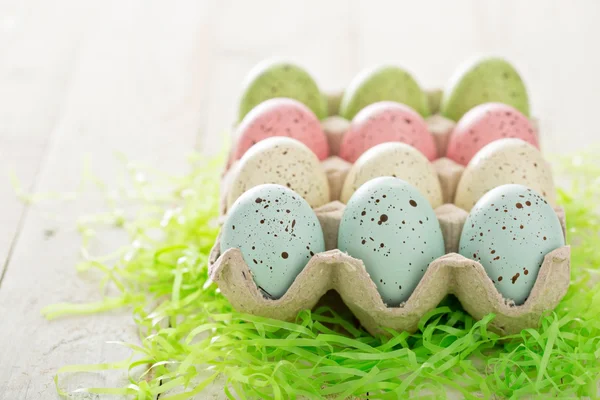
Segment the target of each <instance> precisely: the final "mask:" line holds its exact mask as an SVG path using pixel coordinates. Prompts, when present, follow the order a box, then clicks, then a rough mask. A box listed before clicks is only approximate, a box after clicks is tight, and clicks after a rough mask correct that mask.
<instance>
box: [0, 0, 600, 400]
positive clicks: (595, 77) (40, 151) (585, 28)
mask: <svg viewBox="0 0 600 400" xmlns="http://www.w3.org/2000/svg"><path fill="white" fill-rule="evenodd" d="M599 20H600V2H598V1H595V0H589V1H584V0H572V1H566V0H564V1H547V0H537V1H521V0H512V1H506V0H505V1H480V0H464V1H452V2H450V1H445V0H436V1H416V0H414V1H410V2H401V1H398V0H390V1H376V0H368V1H367V0H364V1H362V0H353V1H323V0H311V1H302V2H286V1H280V0H272V1H242V0H240V1H202V0H200V1H195V0H194V1H193V0H190V1H175V2H171V1H153V0H131V1H125V0H123V1H120V0H114V1H108V0H103V1H81V0H57V1H53V2H49V1H46V0H0V168H1V170H2V173H3V175H2V179H1V180H0V398H2V399H11V400H12V399H52V398H56V394H55V390H54V384H53V382H52V377H53V375H54V373H55V371H56V369H57V368H59V367H60V366H63V365H66V364H72V363H98V362H110V361H117V360H120V359H122V358H124V356H125V355H126V354H127V353H126V351H125V350H124V349H122V348H121V347H119V346H115V345H109V344H105V341H107V340H125V341H126V340H135V337H136V335H135V326H134V324H133V321H132V320H131V317H130V315H129V314H128V313H127V312H115V313H110V314H103V315H95V316H90V317H81V318H67V319H61V320H57V321H53V322H47V321H46V320H44V319H43V318H42V317H41V315H40V312H39V311H40V309H41V308H42V307H44V306H46V305H48V304H53V303H57V302H63V301H71V302H85V301H91V300H95V299H98V298H99V294H98V291H97V286H96V285H95V282H96V280H95V279H94V276H80V275H77V274H76V272H75V270H74V268H73V266H74V264H75V263H76V261H77V260H78V253H77V250H78V247H79V243H80V242H79V241H80V239H79V237H78V235H77V233H76V231H75V230H74V228H73V222H74V219H75V217H76V216H77V215H80V214H82V213H84V212H90V211H97V210H98V209H99V207H100V202H99V200H98V199H97V198H93V197H92V198H90V199H89V200H86V201H83V202H78V203H77V204H74V203H69V202H66V203H65V202H57V203H52V204H49V205H46V206H44V207H36V206H27V205H24V204H22V203H20V202H19V201H18V200H17V199H16V197H15V195H14V190H13V188H12V187H11V185H10V183H9V180H8V177H7V176H8V175H7V174H8V173H9V171H13V172H14V173H15V174H16V176H18V177H19V179H20V180H21V183H22V185H23V187H24V188H25V189H26V190H31V191H49V190H51V191H72V190H73V189H74V188H76V187H77V185H78V183H79V181H80V177H81V174H80V170H81V169H82V168H83V165H84V164H83V162H84V160H85V159H86V157H87V158H90V159H91V162H92V168H94V170H95V171H96V172H97V173H98V175H100V176H101V177H102V178H103V179H105V180H106V181H107V182H109V183H110V182H114V181H115V179H116V178H115V176H116V171H117V170H118V169H119V161H118V160H117V159H116V158H115V157H114V153H115V151H121V152H124V153H125V154H127V155H128V156H129V158H131V159H134V160H140V161H146V162H149V163H152V164H154V165H160V166H161V167H162V168H164V169H165V170H167V171H174V172H176V171H183V170H184V169H185V168H186V164H185V155H186V154H187V153H188V152H189V150H190V149H192V148H197V149H199V150H202V151H209V152H210V151H214V150H217V149H218V148H219V147H220V145H221V143H222V140H221V135H222V132H223V130H224V128H226V127H228V126H229V125H230V123H231V121H232V120H233V117H234V113H235V108H236V98H237V95H238V90H239V86H240V83H241V81H242V78H243V77H244V74H245V73H246V72H247V71H248V70H249V68H250V67H251V66H252V65H254V64H255V63H256V62H258V61H259V60H261V59H263V58H266V57H268V56H272V55H279V56H283V57H289V58H291V59H293V60H295V61H298V62H300V63H301V64H302V65H304V66H306V67H307V68H308V69H309V70H310V71H312V72H313V73H314V75H315V76H316V77H317V79H318V81H319V82H320V84H321V86H322V87H323V88H325V89H339V88H343V87H344V85H346V84H347V83H348V81H349V80H350V79H351V78H352V76H353V75H354V74H355V73H356V72H358V71H359V70H360V69H361V68H363V67H365V66H369V65H372V64H375V63H379V62H383V61H391V62H396V63H398V64H399V65H403V66H405V67H407V68H409V69H410V70H411V71H413V72H414V73H415V75H416V77H417V79H418V80H419V81H420V82H421V83H422V84H423V85H424V86H426V87H439V86H443V84H444V83H445V81H446V80H447V79H448V77H449V76H450V74H451V73H452V71H453V69H454V68H455V67H456V66H457V65H458V64H459V63H460V62H461V61H463V60H464V59H466V58H468V57H470V56H471V55H473V54H476V53H493V54H498V55H503V56H506V57H507V58H509V59H510V60H511V61H513V62H514V63H515V64H516V65H517V66H518V68H519V70H520V71H521V73H522V75H523V76H524V78H525V80H526V82H527V84H528V88H529V91H530V94H531V101H532V108H533V113H534V114H535V115H536V116H538V117H540V118H541V131H542V136H543V142H542V144H543V147H544V149H545V150H546V151H550V152H565V151H570V150H575V149H578V148H583V147H584V146H586V145H588V144H589V143H591V142H594V141H595V140H598V141H600V132H598V129H597V128H596V126H595V125H594V123H593V121H594V120H595V117H596V115H597V113H598V110H597V108H598V105H599V104H600V102H598V100H597V97H598V96H599V93H600V52H599V51H598V49H599V48H600V24H599V23H598V21H599ZM48 212H50V213H56V215H59V216H60V218H48ZM121 240H122V238H120V237H117V236H115V237H114V238H110V237H109V239H105V240H103V241H102V242H101V243H96V244H95V245H94V247H95V250H96V251H98V252H101V251H106V250H110V249H111V248H113V247H114V246H115V245H116V244H118V243H120V241H121ZM122 379H123V376H122V375H119V374H116V375H110V374H108V375H106V374H102V375H85V374H82V375H77V376H73V377H71V378H70V379H69V380H67V381H65V382H64V384H65V385H68V387H69V388H71V389H74V388H77V387H81V386H111V385H118V384H119V382H122Z"/></svg>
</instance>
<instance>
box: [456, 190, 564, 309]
mask: <svg viewBox="0 0 600 400" xmlns="http://www.w3.org/2000/svg"><path fill="white" fill-rule="evenodd" d="M564 245H565V241H564V237H563V232H562V229H561V226H560V222H559V220H558V217H557V216H556V213H555V212H554V210H553V209H552V207H551V206H550V204H548V202H546V200H545V199H544V198H543V197H542V196H541V195H539V194H538V193H537V192H536V191H534V190H533V189H531V188H528V187H526V186H523V185H513V184H510V185H503V186H498V187H497V188H495V189H492V190H490V191H489V192H487V193H486V194H485V195H484V196H483V197H482V198H481V199H480V200H479V201H478V202H477V204H476V205H475V207H474V208H473V210H472V211H471V213H470V214H469V217H468V218H467V221H466V222H465V225H464V228H463V231H462V235H461V237H460V250H459V252H460V254H462V255H463V256H465V257H467V258H470V259H473V260H475V261H478V262H479V263H481V265H482V266H483V268H485V271H486V272H487V274H488V276H489V277H490V279H491V280H492V281H493V282H494V284H495V285H496V288H497V289H498V291H499V292H500V293H501V294H502V296H504V298H506V299H511V300H513V301H514V302H515V304H523V303H524V302H525V300H527V297H528V296H529V293H530V292H531V289H532V288H533V285H534V283H535V280H536V279H537V276H538V272H539V270H540V267H541V266H542V263H543V261H544V256H545V255H546V254H548V253H549V252H551V251H553V250H555V249H557V248H559V247H562V246H564Z"/></svg>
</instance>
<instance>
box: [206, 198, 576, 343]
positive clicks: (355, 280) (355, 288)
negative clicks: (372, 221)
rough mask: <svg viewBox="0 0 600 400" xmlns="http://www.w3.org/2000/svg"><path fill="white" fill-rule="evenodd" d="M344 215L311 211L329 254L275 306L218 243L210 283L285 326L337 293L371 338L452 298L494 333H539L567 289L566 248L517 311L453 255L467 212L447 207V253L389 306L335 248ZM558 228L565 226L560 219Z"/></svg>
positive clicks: (313, 262)
mask: <svg viewBox="0 0 600 400" xmlns="http://www.w3.org/2000/svg"><path fill="white" fill-rule="evenodd" d="M344 208H345V205H344V204H343V203H341V202H339V201H335V202H332V203H329V204H326V205H325V206H323V207H320V208H318V209H316V210H315V213H316V215H317V217H318V218H319V222H320V223H321V227H322V229H323V234H324V237H325V247H326V250H327V251H326V252H324V253H319V254H316V255H314V256H313V257H312V258H311V259H310V260H309V262H308V264H307V265H306V267H305V268H304V269H303V270H302V272H301V273H300V274H299V275H298V276H297V277H296V279H295V280H294V282H293V284H292V285H291V286H290V288H289V289H288V290H287V292H286V293H285V294H284V295H283V297H281V298H279V299H276V300H273V299H270V298H267V297H265V296H264V295H263V292H262V291H261V290H260V289H259V288H258V287H257V286H256V284H255V282H254V280H253V278H252V272H251V270H250V268H249V267H248V265H247V264H246V263H245V262H244V259H243V256H242V253H241V252H240V250H239V249H229V250H227V251H225V252H224V253H223V254H221V253H220V237H219V238H218V239H217V241H216V243H215V245H214V247H213V249H212V251H211V253H210V258H209V265H210V266H209V273H210V277H211V279H212V280H213V281H214V282H215V283H217V285H218V286H219V288H220V290H221V293H223V295H224V296H225V297H227V299H228V300H229V301H230V302H231V304H232V305H233V307H234V308H235V309H236V310H238V311H241V312H246V313H250V314H254V315H259V316H263V317H268V318H275V319H280V320H286V321H292V320H294V319H295V318H296V315H297V314H298V312H299V311H301V310H304V309H312V308H313V307H314V306H315V305H316V304H317V302H318V301H319V299H320V298H321V297H322V296H323V295H324V294H325V293H326V292H328V291H329V290H335V291H336V292H338V293H339V295H340V297H341V298H342V300H343V302H344V303H345V304H346V306H348V308H349V309H350V310H351V311H352V312H353V313H354V315H355V316H356V317H357V318H358V320H359V321H360V322H361V324H362V325H363V326H364V327H365V329H366V330H367V331H368V332H369V333H371V334H373V335H377V334H386V329H393V330H396V331H408V332H414V331H416V330H417V327H418V323H419V320H420V319H421V318H422V317H423V315H425V314H426V313H427V312H429V311H431V310H432V309H434V308H435V307H437V305H438V304H439V303H440V302H441V301H442V299H443V298H444V297H445V296H446V295H448V294H453V295H455V296H456V297H457V298H458V300H459V301H460V303H461V304H462V306H463V308H464V309H465V311H467V312H468V313H469V314H470V315H471V316H473V317H474V318H476V319H481V318H483V317H484V316H485V315H487V314H489V313H494V314H496V318H494V319H493V320H492V322H491V325H490V327H491V328H492V329H493V330H495V331H497V332H499V333H503V334H512V333H517V332H520V331H521V330H522V329H524V328H533V327H536V326H537V325H538V323H539V320H540V317H541V316H542V314H544V313H545V312H546V311H548V310H552V309H554V308H555V307H556V305H557V304H558V303H559V302H560V300H561V299H562V297H563V296H564V295H565V293H566V292H567V289H568V287H569V280H570V247H569V246H564V247H560V248H558V249H556V250H554V251H552V252H550V253H548V254H547V255H546V256H545V258H544V262H543V264H542V266H541V268H540V271H539V274H538V277H537V279H536V282H535V284H534V286H533V289H532V290H531V293H530V295H529V298H528V299H527V300H526V301H525V303H524V304H522V305H519V306H517V305H515V304H514V303H513V302H511V301H509V300H506V299H504V298H503V297H502V295H501V294H500V293H499V292H498V291H497V290H496V287H495V286H494V283H493V282H492V280H491V279H490V278H489V277H488V275H487V274H486V272H485V270H484V268H483V266H482V265H481V264H480V263H478V262H477V261H473V260H470V259H467V258H465V257H463V256H462V255H460V254H457V253H455V251H456V250H457V248H458V241H459V238H460V234H461V231H462V226H463V224H464V222H465V219H466V217H467V212H466V211H464V210H461V209H458V208H457V207H455V206H454V205H452V204H445V205H443V206H441V207H438V208H437V209H436V210H435V212H436V215H437V217H438V220H439V222H440V226H441V228H442V233H443V235H444V239H445V243H446V252H447V253H448V254H446V255H444V256H442V257H440V258H438V259H436V260H434V261H433V262H432V263H431V264H430V265H429V267H428V268H427V269H426V270H425V274H424V275H423V277H422V278H421V280H420V282H419V284H418V285H417V287H416V288H415V290H414V292H413V293H412V294H411V296H410V297H409V299H408V300H407V301H406V302H405V303H403V304H401V305H400V306H398V307H387V306H386V305H385V304H384V303H383V300H382V299H381V296H380V295H379V292H378V291H377V287H376V286H375V283H374V282H373V280H372V279H371V278H370V276H369V274H368V272H367V270H366V269H365V266H364V264H363V262H362V261H361V260H358V259H355V258H353V257H351V256H349V255H348V254H345V253H343V252H341V251H340V250H337V249H336V248H337V235H338V228H339V224H340V220H341V218H342V214H343V211H344ZM559 217H560V215H559ZM561 222H562V223H564V218H561ZM563 227H564V225H563Z"/></svg>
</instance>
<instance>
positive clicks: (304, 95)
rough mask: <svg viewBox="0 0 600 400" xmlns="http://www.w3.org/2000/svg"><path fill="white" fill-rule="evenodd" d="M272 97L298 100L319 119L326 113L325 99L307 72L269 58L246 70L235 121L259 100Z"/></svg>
mask: <svg viewBox="0 0 600 400" xmlns="http://www.w3.org/2000/svg"><path fill="white" fill-rule="evenodd" d="M275 97H287V98H290V99H295V100H298V101H299V102H301V103H303V104H305V105H306V106H307V107H308V108H310V109H311V110H312V112H313V113H314V114H315V115H316V116H317V117H318V118H319V119H323V118H325V117H326V116H327V101H326V99H325V97H324V96H323V95H322V94H321V91H320V90H319V87H318V86H317V84H316V82H315V81H314V79H313V78H312V77H311V76H310V74H309V73H308V72H306V71H305V70H304V69H303V68H301V67H299V66H297V65H294V64H292V63H289V62H286V61H282V60H276V59H269V60H265V61H263V62H261V63H259V64H257V65H256V66H255V67H254V68H253V69H252V70H251V71H250V72H249V73H248V76H247V77H246V80H245V82H244V84H243V91H242V96H241V99H240V106H239V112H238V121H241V120H242V119H243V118H244V117H245V116H246V114H248V113H249V112H250V110H252V109H253V108H254V107H256V106H257V105H259V104H260V103H262V102H263V101H265V100H268V99H272V98H275Z"/></svg>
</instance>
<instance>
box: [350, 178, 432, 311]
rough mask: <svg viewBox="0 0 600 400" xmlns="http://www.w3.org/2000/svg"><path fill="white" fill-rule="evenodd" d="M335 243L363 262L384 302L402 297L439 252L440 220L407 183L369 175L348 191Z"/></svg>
mask: <svg viewBox="0 0 600 400" xmlns="http://www.w3.org/2000/svg"><path fill="white" fill-rule="evenodd" d="M338 248H339V249H340V250H342V251H345V252H347V253H348V254H349V255H350V256H352V257H354V258H357V259H360V260H362V261H363V262H364V264H365V268H366V270H367V272H368V273H369V275H370V276H371V279H373V281H374V282H375V285H376V286H377V289H378V291H379V293H380V294H381V298H382V300H383V302H384V303H386V304H387V305H388V306H397V305H399V304H400V303H402V302H404V301H406V300H407V299H408V298H409V297H410V295H411V294H412V292H413V290H414V289H415V288H416V287H417V285H418V283H419V281H420V280H421V278H422V277H423V275H424V274H425V270H426V269H427V267H428V266H429V264H430V263H431V262H432V261H433V260H435V259H436V258H438V257H441V256H443V255H444V238H443V237H442V231H441V229H440V224H439V222H438V220H437V218H436V216H435V213H434V212H433V209H432V208H431V205H429V203H428V202H427V200H426V199H425V197H423V195H421V193H419V191H418V190H417V189H416V188H415V187H413V186H411V185H410V184H408V183H407V182H405V181H403V180H401V179H398V178H393V177H380V178H375V179H372V180H370V181H368V182H367V183H365V184H364V185H362V186H361V187H359V188H358V190H357V191H356V192H354V194H353V195H352V197H351V198H350V200H349V201H348V204H347V206H346V209H345V210H344V214H343V216H342V220H341V222H340V228H339V233H338Z"/></svg>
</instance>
